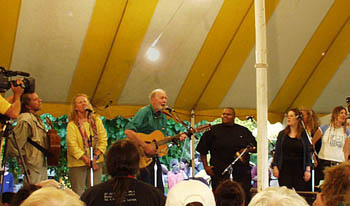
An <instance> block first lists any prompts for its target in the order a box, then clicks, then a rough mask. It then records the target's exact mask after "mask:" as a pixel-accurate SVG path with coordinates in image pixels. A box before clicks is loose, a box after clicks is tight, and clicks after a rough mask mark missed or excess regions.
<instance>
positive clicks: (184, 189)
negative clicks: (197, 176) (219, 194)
mask: <svg viewBox="0 0 350 206" xmlns="http://www.w3.org/2000/svg"><path fill="white" fill-rule="evenodd" d="M191 202H200V203H202V205H204V206H215V198H214V194H213V191H212V190H211V189H210V188H209V187H208V186H207V185H206V184H204V183H203V182H201V181H199V180H192V179H191V180H183V181H181V182H179V183H177V184H176V185H174V187H172V188H171V189H170V191H169V193H168V197H167V199H166V203H165V205H166V206H185V205H187V204H189V203H191Z"/></svg>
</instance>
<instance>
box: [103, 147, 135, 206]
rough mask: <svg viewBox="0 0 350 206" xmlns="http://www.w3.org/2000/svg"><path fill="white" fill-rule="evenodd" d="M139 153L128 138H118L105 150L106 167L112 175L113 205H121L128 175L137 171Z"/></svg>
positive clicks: (127, 184) (127, 182)
mask: <svg viewBox="0 0 350 206" xmlns="http://www.w3.org/2000/svg"><path fill="white" fill-rule="evenodd" d="M139 164H140V153H139V151H138V148H137V147H136V146H135V145H134V144H133V143H132V142H131V141H129V140H118V141H116V142H114V143H113V145H112V146H111V147H110V148H109V150H108V152H107V158H106V167H107V172H108V174H109V175H111V176H112V177H113V181H114V186H113V191H114V194H115V205H116V206H120V205H122V201H123V200H124V199H125V195H126V193H127V191H128V189H129V182H130V178H128V177H130V176H136V174H137V173H138V171H139Z"/></svg>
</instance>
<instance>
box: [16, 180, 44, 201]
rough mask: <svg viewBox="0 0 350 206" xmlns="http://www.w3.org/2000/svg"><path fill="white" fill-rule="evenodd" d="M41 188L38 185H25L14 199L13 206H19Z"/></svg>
mask: <svg viewBox="0 0 350 206" xmlns="http://www.w3.org/2000/svg"><path fill="white" fill-rule="evenodd" d="M40 188H41V187H40V186H37V185H32V184H31V185H24V186H23V187H22V188H21V189H20V190H18V192H17V193H16V194H15V196H14V197H13V199H12V202H11V206H19V205H21V203H22V202H23V201H24V200H25V199H27V197H29V195H30V194H32V193H33V192H34V191H36V190H38V189H40Z"/></svg>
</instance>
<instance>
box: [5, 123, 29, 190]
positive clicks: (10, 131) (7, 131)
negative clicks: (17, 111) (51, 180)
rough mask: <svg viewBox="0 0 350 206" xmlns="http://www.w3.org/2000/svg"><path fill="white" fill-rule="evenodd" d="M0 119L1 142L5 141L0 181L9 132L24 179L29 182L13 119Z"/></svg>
mask: <svg viewBox="0 0 350 206" xmlns="http://www.w3.org/2000/svg"><path fill="white" fill-rule="evenodd" d="M0 119H1V123H3V128H2V131H3V133H2V136H1V142H2V141H5V145H4V150H3V159H2V161H1V168H2V169H3V170H2V172H1V173H0V182H1V183H3V182H4V172H5V164H6V159H7V146H8V141H9V140H10V139H9V137H10V134H12V137H13V141H14V143H15V144H14V146H15V148H16V150H17V152H18V156H19V159H20V161H21V163H20V164H21V165H22V168H23V171H24V176H25V178H26V181H27V183H28V184H30V183H31V181H30V171H29V170H28V169H27V166H26V163H25V162H24V158H23V155H22V154H21V149H20V148H19V146H18V142H17V139H16V135H15V133H14V132H13V126H12V125H13V121H12V120H9V119H8V118H5V120H4V118H3V116H2V117H0ZM3 187H4V184H2V185H1V189H0V191H1V193H2V191H3Z"/></svg>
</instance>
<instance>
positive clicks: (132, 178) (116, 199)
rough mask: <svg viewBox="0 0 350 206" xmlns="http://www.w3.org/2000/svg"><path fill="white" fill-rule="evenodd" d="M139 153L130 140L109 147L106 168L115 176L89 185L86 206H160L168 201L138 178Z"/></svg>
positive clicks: (83, 197)
mask: <svg viewBox="0 0 350 206" xmlns="http://www.w3.org/2000/svg"><path fill="white" fill-rule="evenodd" d="M139 164H140V155H139V151H138V149H137V147H136V146H135V145H134V144H133V143H132V142H131V141H129V140H119V141H116V142H115V143H114V144H113V145H112V146H111V147H110V149H109V150H108V152H107V157H106V167H107V172H108V174H109V175H110V176H111V177H112V178H111V179H110V180H108V181H107V182H104V183H101V184H98V185H95V186H93V187H91V188H89V189H88V190H87V191H86V192H85V193H84V194H83V195H82V196H81V200H82V201H84V202H85V203H86V205H87V206H93V205H105V206H122V205H135V206H141V205H142V206H148V205H149V206H151V205H152V206H161V205H164V204H165V198H164V195H163V194H162V192H161V191H160V190H159V189H157V188H155V187H153V186H152V185H150V184H146V183H144V182H142V181H140V180H137V179H136V175H137V174H138V172H139Z"/></svg>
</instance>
